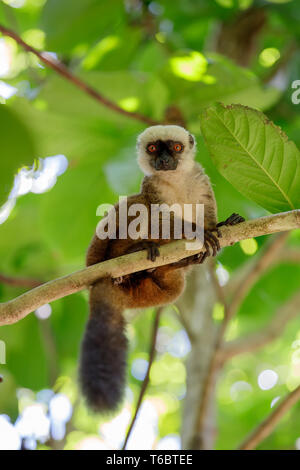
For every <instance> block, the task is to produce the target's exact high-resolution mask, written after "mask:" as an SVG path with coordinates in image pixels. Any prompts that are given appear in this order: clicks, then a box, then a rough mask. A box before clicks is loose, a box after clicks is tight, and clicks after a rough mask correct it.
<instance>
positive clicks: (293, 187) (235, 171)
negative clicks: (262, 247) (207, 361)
mask: <svg viewBox="0 0 300 470" xmlns="http://www.w3.org/2000/svg"><path fill="white" fill-rule="evenodd" d="M201 130H202V134H203V137H204V140H205V142H206V145H207V147H208V149H209V152H210V154H211V157H212V159H213V161H214V163H215V165H216V167H217V168H218V170H219V171H220V173H221V174H222V175H223V176H224V177H225V178H226V179H227V180H228V181H229V182H230V183H231V184H232V185H233V186H234V187H235V188H236V189H237V190H238V191H240V192H241V193H242V194H244V195H245V196H246V197H248V198H249V199H251V200H252V201H254V202H256V203H257V204H259V205H260V206H262V207H264V208H265V209H267V210H268V211H270V212H278V211H285V210H291V209H295V208H299V207H300V190H299V189H300V153H299V150H298V149H297V147H296V145H295V144H294V143H293V142H291V141H289V140H288V137H287V136H286V135H285V134H284V132H282V130H281V129H280V128H279V127H277V126H275V125H274V124H273V123H272V122H271V121H269V120H268V119H267V118H266V116H265V115H264V114H263V113H261V112H259V111H256V110H254V109H250V108H247V107H244V106H241V105H230V106H224V105H223V104H221V103H218V104H216V105H214V106H211V107H209V108H208V109H206V110H205V111H203V112H202V113H201Z"/></svg>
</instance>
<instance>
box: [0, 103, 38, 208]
mask: <svg viewBox="0 0 300 470" xmlns="http://www.w3.org/2000/svg"><path fill="white" fill-rule="evenodd" d="M34 157H35V152H34V145H33V141H32V139H31V136H30V134H29V132H28V130H27V128H26V127H25V126H24V124H23V122H22V121H21V120H20V119H19V118H18V117H17V116H16V115H15V114H14V113H13V112H12V111H11V110H10V109H8V108H7V106H6V105H0V206H1V204H3V203H4V202H5V200H6V199H7V196H8V193H9V192H10V190H11V188H12V183H13V179H14V174H15V173H16V172H17V170H18V167H20V166H23V165H25V164H32V163H33V160H34Z"/></svg>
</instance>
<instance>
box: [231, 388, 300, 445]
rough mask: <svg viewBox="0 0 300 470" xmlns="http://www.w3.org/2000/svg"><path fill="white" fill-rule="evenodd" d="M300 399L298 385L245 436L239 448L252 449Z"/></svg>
mask: <svg viewBox="0 0 300 470" xmlns="http://www.w3.org/2000/svg"><path fill="white" fill-rule="evenodd" d="M299 399H300V385H299V386H298V387H297V388H296V389H295V390H294V391H293V392H291V393H289V394H288V395H287V396H286V397H285V398H284V400H283V401H282V402H281V403H280V404H279V405H278V406H277V407H276V408H275V409H274V411H273V412H272V413H271V414H270V415H269V416H268V417H267V418H266V419H265V420H264V421H263V422H262V423H261V424H260V425H259V426H258V427H257V428H256V429H255V430H254V431H253V432H251V434H250V435H249V436H248V437H247V439H246V440H245V441H244V442H243V443H242V444H241V445H240V447H239V450H252V449H255V448H256V447H257V446H258V444H260V443H261V441H263V440H264V439H266V437H268V436H269V435H270V434H271V432H272V431H273V429H274V428H275V426H276V424H277V423H278V422H279V421H280V420H281V418H282V417H283V416H284V415H285V414H286V413H287V412H288V411H289V410H290V409H291V408H292V406H293V405H295V403H297V401H298V400H299Z"/></svg>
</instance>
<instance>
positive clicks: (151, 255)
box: [144, 242, 160, 261]
mask: <svg viewBox="0 0 300 470" xmlns="http://www.w3.org/2000/svg"><path fill="white" fill-rule="evenodd" d="M144 248H145V249H146V250H147V259H149V260H151V261H155V260H156V258H158V256H160V252H159V245H158V243H155V242H145V247H144Z"/></svg>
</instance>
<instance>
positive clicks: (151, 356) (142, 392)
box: [122, 307, 163, 450]
mask: <svg viewBox="0 0 300 470" xmlns="http://www.w3.org/2000/svg"><path fill="white" fill-rule="evenodd" d="M162 311H163V308H162V307H161V308H158V309H157V311H156V313H155V318H154V324H153V330H152V336H151V342H150V350H149V360H148V367H147V372H146V375H145V378H144V380H143V383H142V386H141V390H140V394H139V398H138V401H137V404H136V408H135V413H134V415H133V417H132V420H131V423H130V426H129V428H128V431H127V434H126V437H125V440H124V444H123V446H122V450H125V449H126V446H127V442H128V440H129V438H130V435H131V432H132V429H133V426H134V423H135V421H136V418H137V415H138V413H139V410H140V407H141V404H142V401H143V398H144V395H145V393H146V390H147V387H148V384H149V380H150V371H151V367H152V364H153V361H154V358H155V345H156V339H157V333H158V327H159V320H160V316H161V314H162Z"/></svg>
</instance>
